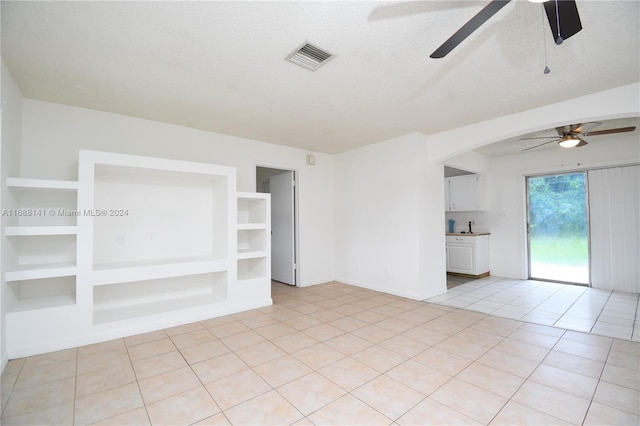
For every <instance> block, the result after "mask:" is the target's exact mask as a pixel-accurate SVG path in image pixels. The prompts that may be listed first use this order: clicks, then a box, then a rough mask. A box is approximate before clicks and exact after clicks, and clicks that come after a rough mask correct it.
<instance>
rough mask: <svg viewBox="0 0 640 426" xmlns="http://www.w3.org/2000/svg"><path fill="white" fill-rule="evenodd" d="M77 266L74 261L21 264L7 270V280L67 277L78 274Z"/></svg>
mask: <svg viewBox="0 0 640 426" xmlns="http://www.w3.org/2000/svg"><path fill="white" fill-rule="evenodd" d="M76 273H77V268H76V265H75V264H73V263H54V264H45V265H21V266H18V267H17V268H15V269H14V270H11V271H7V272H5V275H4V277H5V281H7V282H9V281H24V280H37V279H42V278H55V277H67V276H71V275H76Z"/></svg>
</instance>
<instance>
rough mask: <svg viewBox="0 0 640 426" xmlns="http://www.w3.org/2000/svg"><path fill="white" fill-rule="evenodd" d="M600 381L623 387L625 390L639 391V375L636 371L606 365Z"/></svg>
mask: <svg viewBox="0 0 640 426" xmlns="http://www.w3.org/2000/svg"><path fill="white" fill-rule="evenodd" d="M600 380H602V381H605V382H608V383H613V384H614V385H619V386H624V387H625V388H631V389H635V390H640V373H639V372H638V370H633V369H629V368H624V367H618V366H617V365H613V364H606V365H605V367H604V371H603V372H602V377H601V378H600Z"/></svg>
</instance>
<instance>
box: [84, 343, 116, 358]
mask: <svg viewBox="0 0 640 426" xmlns="http://www.w3.org/2000/svg"><path fill="white" fill-rule="evenodd" d="M123 349H126V345H125V342H124V339H113V340H107V341H105V342H100V343H94V344H92V345H85V346H80V347H79V348H78V358H80V357H86V356H90V355H94V354H104V353H106V352H111V351H114V352H115V351H118V350H123Z"/></svg>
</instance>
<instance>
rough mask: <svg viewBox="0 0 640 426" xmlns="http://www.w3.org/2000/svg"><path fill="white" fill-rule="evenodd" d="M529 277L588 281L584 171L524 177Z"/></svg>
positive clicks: (576, 281) (576, 282)
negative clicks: (525, 183)
mask: <svg viewBox="0 0 640 426" xmlns="http://www.w3.org/2000/svg"><path fill="white" fill-rule="evenodd" d="M527 201H528V203H527V207H528V209H527V210H528V217H527V229H528V236H529V238H528V240H529V278H531V279H541V280H548V281H559V282H568V283H574V284H583V285H589V282H590V281H589V276H590V275H589V216H588V209H587V183H586V178H585V173H582V172H580V173H564V174H556V175H546V176H530V177H527Z"/></svg>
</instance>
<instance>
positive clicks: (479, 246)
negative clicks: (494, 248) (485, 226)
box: [447, 234, 489, 276]
mask: <svg viewBox="0 0 640 426" xmlns="http://www.w3.org/2000/svg"><path fill="white" fill-rule="evenodd" d="M447 272H453V273H457V274H465V275H473V276H488V275H489V235H488V234H479V235H457V234H449V235H447Z"/></svg>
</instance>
